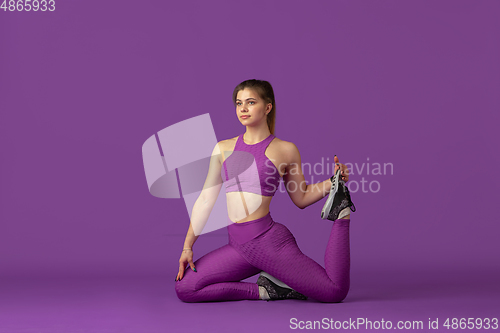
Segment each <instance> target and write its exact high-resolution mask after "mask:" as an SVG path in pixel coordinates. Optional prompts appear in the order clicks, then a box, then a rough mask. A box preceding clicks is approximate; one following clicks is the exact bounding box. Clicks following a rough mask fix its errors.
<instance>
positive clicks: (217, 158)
mask: <svg viewBox="0 0 500 333" xmlns="http://www.w3.org/2000/svg"><path fill="white" fill-rule="evenodd" d="M219 144H220V143H217V144H216V145H215V147H214V149H213V151H212V156H211V158H210V165H209V169H208V174H207V178H206V180H205V184H204V185H203V189H202V191H201V193H200V195H199V196H198V199H196V202H195V203H194V205H193V210H192V212H191V221H190V223H189V228H188V231H187V234H186V238H185V240H184V246H183V249H182V253H181V257H180V259H179V273H178V274H177V277H176V278H175V280H176V281H177V280H180V279H182V277H183V275H184V271H185V269H186V266H187V265H188V264H189V266H190V267H191V269H192V270H193V271H195V272H196V267H195V266H194V263H193V245H194V243H195V242H196V240H197V239H198V237H199V235H200V234H201V231H202V230H203V227H204V226H205V224H206V223H207V220H208V217H209V216H210V213H211V211H212V208H213V207H214V205H215V202H216V201H217V198H218V196H219V192H220V189H221V187H222V183H223V180H222V177H221V170H222V154H221V150H220V149H219Z"/></svg>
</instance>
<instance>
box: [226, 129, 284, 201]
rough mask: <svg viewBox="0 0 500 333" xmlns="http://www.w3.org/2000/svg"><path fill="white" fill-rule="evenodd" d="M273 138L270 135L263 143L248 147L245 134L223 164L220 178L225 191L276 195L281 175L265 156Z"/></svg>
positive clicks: (241, 135) (240, 137)
mask: <svg viewBox="0 0 500 333" xmlns="http://www.w3.org/2000/svg"><path fill="white" fill-rule="evenodd" d="M274 138H275V136H274V135H273V134H271V135H269V136H268V137H267V138H265V139H264V140H262V141H261V142H258V143H256V144H254V145H248V144H246V143H245V141H243V134H240V135H239V136H238V139H237V140H236V145H235V146H234V151H233V152H232V153H231V155H229V157H228V158H226V159H225V160H224V163H223V164H222V171H221V176H222V179H223V180H224V183H225V186H226V192H250V193H255V194H260V195H264V196H273V195H274V193H275V192H276V190H277V189H278V186H279V181H280V174H279V172H278V169H276V166H275V165H274V163H273V162H271V160H270V159H269V158H268V157H267V156H266V155H265V153H264V152H265V151H266V148H267V146H268V145H269V144H270V143H271V141H272V140H273V139H274Z"/></svg>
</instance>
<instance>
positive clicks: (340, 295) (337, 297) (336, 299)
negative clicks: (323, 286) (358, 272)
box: [318, 288, 349, 303]
mask: <svg viewBox="0 0 500 333" xmlns="http://www.w3.org/2000/svg"><path fill="white" fill-rule="evenodd" d="M348 293H349V288H345V289H339V290H336V291H335V292H333V293H331V294H328V295H324V296H323V297H321V298H320V299H318V301H320V302H323V303H340V302H342V301H343V300H344V299H345V298H346V297H347V294H348Z"/></svg>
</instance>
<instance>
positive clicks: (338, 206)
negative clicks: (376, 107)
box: [321, 169, 356, 221]
mask: <svg viewBox="0 0 500 333" xmlns="http://www.w3.org/2000/svg"><path fill="white" fill-rule="evenodd" d="M330 180H331V181H332V188H331V189H330V194H329V195H328V199H326V202H325V205H324V206H323V209H322V210H321V218H322V219H323V220H325V219H328V220H330V221H335V220H336V219H337V218H338V216H339V214H340V212H341V211H342V210H343V209H345V208H348V207H349V208H350V209H351V211H352V212H355V211H356V207H355V206H354V204H353V203H352V201H351V195H350V194H349V189H348V188H347V186H346V185H345V182H344V181H343V180H342V179H341V178H340V169H338V170H337V172H336V173H335V175H333V176H332V178H330Z"/></svg>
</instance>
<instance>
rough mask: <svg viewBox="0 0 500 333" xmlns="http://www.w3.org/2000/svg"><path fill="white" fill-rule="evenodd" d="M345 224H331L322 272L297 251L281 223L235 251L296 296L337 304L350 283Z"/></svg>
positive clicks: (342, 222) (335, 222)
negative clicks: (296, 294)
mask: <svg viewBox="0 0 500 333" xmlns="http://www.w3.org/2000/svg"><path fill="white" fill-rule="evenodd" d="M349 224H350V220H349V219H337V220H335V221H334V223H333V226H332V231H331V233H330V238H329V240H328V244H327V246H326V252H325V268H323V267H321V265H319V264H318V263H317V262H315V261H314V260H312V259H311V258H309V257H308V256H306V255H304V254H303V253H302V251H300V249H299V247H298V246H297V242H296V240H295V237H294V236H293V235H292V234H291V232H290V231H289V230H288V228H286V227H285V226H284V225H282V224H281V223H275V225H274V226H273V228H272V229H271V230H269V232H266V233H265V234H263V235H261V236H260V237H257V238H256V239H254V240H252V241H250V242H247V243H245V244H241V245H238V248H239V251H240V252H241V253H242V254H244V256H245V258H246V259H247V260H248V261H249V262H250V263H251V264H252V265H254V266H256V267H259V268H261V269H262V270H263V271H265V272H267V273H269V274H271V275H272V276H274V277H276V278H277V279H279V280H281V281H283V282H284V283H286V284H287V285H288V286H290V287H291V288H293V289H294V290H296V291H297V292H299V293H301V294H303V295H305V296H308V297H311V298H314V299H316V300H318V301H320V302H340V301H342V300H343V299H344V298H345V297H346V295H347V293H348V291H349V283H350V279H349V271H350V251H349Z"/></svg>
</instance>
